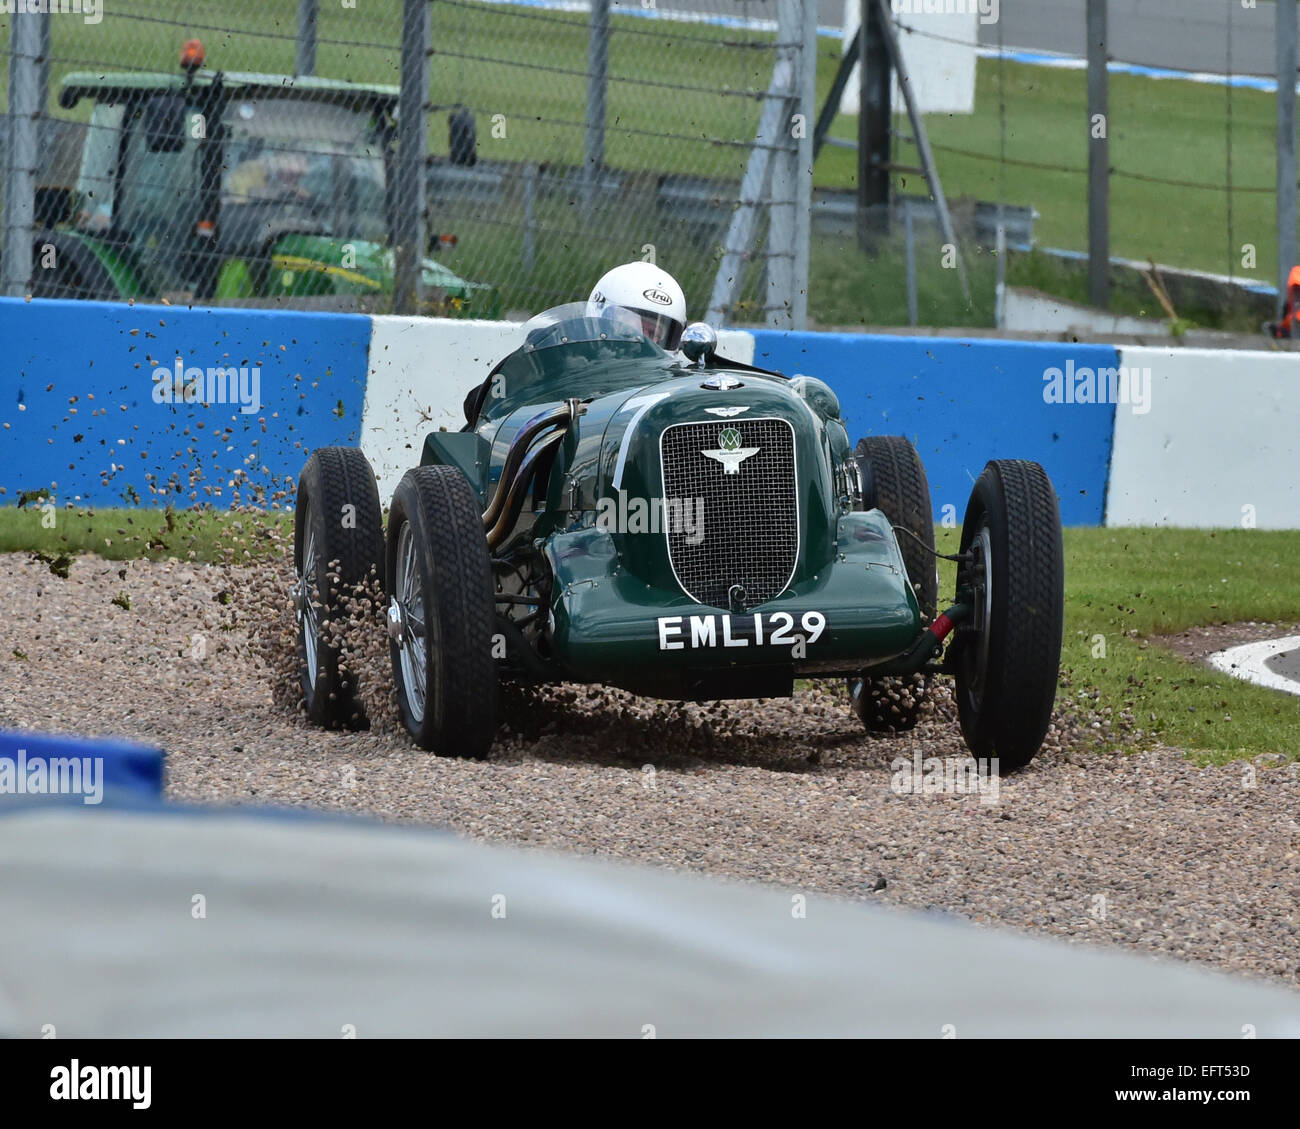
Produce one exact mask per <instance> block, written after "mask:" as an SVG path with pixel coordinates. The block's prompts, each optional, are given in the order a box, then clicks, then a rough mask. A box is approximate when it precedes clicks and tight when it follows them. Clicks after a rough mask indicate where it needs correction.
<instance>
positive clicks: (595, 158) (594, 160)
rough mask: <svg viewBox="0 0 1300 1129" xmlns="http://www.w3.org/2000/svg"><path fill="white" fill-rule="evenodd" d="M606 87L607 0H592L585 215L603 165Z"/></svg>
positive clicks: (585, 156) (593, 196) (607, 57)
mask: <svg viewBox="0 0 1300 1129" xmlns="http://www.w3.org/2000/svg"><path fill="white" fill-rule="evenodd" d="M608 88H609V0H591V19H590V21H589V24H588V35H587V117H586V130H585V132H584V138H585V140H584V149H585V152H584V160H583V189H582V206H583V211H584V213H585V215H586V218H588V219H590V218H591V207H592V204H593V202H594V201H595V198H596V186H597V184H598V183H599V181H600V174H601V170H602V169H604V167H605V96H606V92H607V91H608Z"/></svg>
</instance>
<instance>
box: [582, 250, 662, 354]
mask: <svg viewBox="0 0 1300 1129" xmlns="http://www.w3.org/2000/svg"><path fill="white" fill-rule="evenodd" d="M606 306H622V307H623V308H624V309H628V310H633V311H635V312H636V313H637V314H639V315H640V316H641V325H642V327H643V328H644V329H645V335H646V336H647V337H649V338H650V340H651V341H653V342H654V343H655V344H656V345H658V346H659V347H660V348H662V349H667V350H668V352H670V353H671V352H673V351H675V350H676V348H677V346H678V345H679V344H680V343H681V339H682V330H683V329H685V328H686V295H685V294H683V293H682V288H681V287H680V286H678V285H677V280H676V279H675V278H673V276H672V275H671V274H669V273H668V272H667V271H666V270H663V269H662V268H661V267H657V266H655V265H654V263H643V262H635V263H624V264H623V265H622V266H621V267H615V268H614V269H613V270H611V271H607V272H606V273H605V274H604V275H602V276H601V279H600V281H599V282H597V283H596V286H595V289H593V290H592V292H591V297H589V298H588V299H587V314H588V316H589V317H599V316H600V315H601V313H602V312H603V311H604V309H605V307H606Z"/></svg>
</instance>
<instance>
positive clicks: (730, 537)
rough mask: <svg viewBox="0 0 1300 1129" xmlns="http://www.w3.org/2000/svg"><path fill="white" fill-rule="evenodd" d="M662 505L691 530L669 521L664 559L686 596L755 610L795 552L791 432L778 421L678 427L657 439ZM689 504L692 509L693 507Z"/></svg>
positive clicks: (775, 588) (780, 586)
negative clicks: (682, 516) (681, 513)
mask: <svg viewBox="0 0 1300 1129" xmlns="http://www.w3.org/2000/svg"><path fill="white" fill-rule="evenodd" d="M659 446H660V454H661V456H662V459H663V474H664V501H665V504H666V505H667V506H668V509H667V510H666V511H665V512H666V513H671V510H672V504H673V502H674V501H677V503H678V505H679V506H682V507H684V510H685V512H686V513H687V514H694V515H695V516H696V521H695V523H694V525H695V526H696V528H693V529H692V528H687V523H683V522H674V521H666V522H665V523H664V524H665V535H666V536H667V538H668V556H669V559H670V560H671V561H672V566H673V572H674V573H675V574H676V576H677V582H678V583H679V584H680V585H681V586H682V589H683V591H685V592H686V594H687V595H688V596H691V597H692V598H693V599H696V600H699V602H700V603H702V604H709V605H712V606H713V607H719V608H730V607H732V605H733V600H732V599H731V598H730V596H729V593H730V592H731V590H732V588H733V586H735V585H739V586H740V588H741V589H742V590H743V594H740V595H739V598H738V599H737V600H735V601H734V603H735V605H736V606H737V607H740V608H752V607H754V606H755V605H757V604H761V603H764V602H765V601H767V600H771V599H773V598H774V597H776V596H779V595H780V594H781V593H782V592H783V591H785V588H786V585H788V584H789V583H790V578H791V576H792V575H793V574H794V566H795V560H796V558H797V557H798V555H799V503H798V489H797V483H796V481H795V461H794V429H793V428H792V427H791V426H790V424H789V423H787V422H786V421H785V420H783V419H744V420H736V421H729V420H719V421H714V422H710V423H682V424H677V425H675V426H673V427H669V428H667V429H665V431H664V433H663V435H662V437H661V438H660V441H659ZM692 507H694V508H692Z"/></svg>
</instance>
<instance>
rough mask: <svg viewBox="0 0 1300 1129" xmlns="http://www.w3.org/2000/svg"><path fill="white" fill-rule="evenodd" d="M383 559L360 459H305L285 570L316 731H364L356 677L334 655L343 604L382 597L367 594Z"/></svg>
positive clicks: (366, 469) (371, 488) (370, 477)
mask: <svg viewBox="0 0 1300 1129" xmlns="http://www.w3.org/2000/svg"><path fill="white" fill-rule="evenodd" d="M383 554H384V523H383V514H382V513H381V512H380V509H379V491H378V489H377V488H376V486H375V475H374V471H372V470H371V468H370V463H369V462H368V461H367V460H366V457H365V455H363V454H362V453H361V452H360V451H359V450H357V449H356V448H355V447H322V448H320V449H318V450H316V451H313V452H312V454H311V457H310V458H309V459H308V460H307V465H306V466H305V467H303V469H302V474H301V475H300V476H299V478H298V500H297V506H296V509H295V511H294V523H293V563H294V568H295V570H296V572H297V575H298V581H297V583H296V584H295V586H294V604H295V607H296V609H297V616H298V668H299V671H300V680H301V683H302V691H303V696H304V698H305V699H306V703H307V716H308V717H309V718H310V719H311V720H312V721H314V722H316V724H318V725H324V726H327V727H330V728H338V727H339V726H349V727H356V728H363V727H364V726H365V725H366V718H365V713H364V711H363V710H362V708H361V705H360V703H359V702H358V700H357V678H356V672H355V671H351V670H345V669H343V664H341V663H340V657H341V656H340V647H341V643H342V641H343V627H344V623H345V622H346V620H347V618H348V616H349V614H350V613H349V608H348V606H349V604H350V603H352V602H353V601H354V600H358V599H365V598H367V597H370V598H374V597H378V596H380V595H382V593H381V592H379V591H377V590H375V589H377V587H378V586H379V585H381V584H382V583H383V560H384V555H383ZM367 588H369V589H370V591H367ZM374 606H375V607H376V610H377V609H378V608H382V606H383V601H382V600H377V601H376V604H375V605H374Z"/></svg>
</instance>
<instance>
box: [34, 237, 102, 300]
mask: <svg viewBox="0 0 1300 1129" xmlns="http://www.w3.org/2000/svg"><path fill="white" fill-rule="evenodd" d="M31 293H32V297H33V298H78V299H91V300H94V301H99V302H110V301H113V300H114V299H116V298H120V297H121V296H122V295H121V293H120V291H119V290H118V288H117V284H116V283H115V282H114V281H113V276H112V275H111V274H110V273H109V272H108V269H107V268H106V267H105V266H104V264H103V263H101V262H100V261H99V260H98V259H97V258H95V256H94V254H93V253H92V252H91V251H89V250H88V249H87V248H86V247H84V246H83V245H82V244H80V243H78V242H77V241H76V240H75V239H69V238H66V237H64V236H61V235H59V233H58V232H55V231H48V230H46V231H38V232H37V233H36V237H35V239H34V240H33V245H32V280H31Z"/></svg>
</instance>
